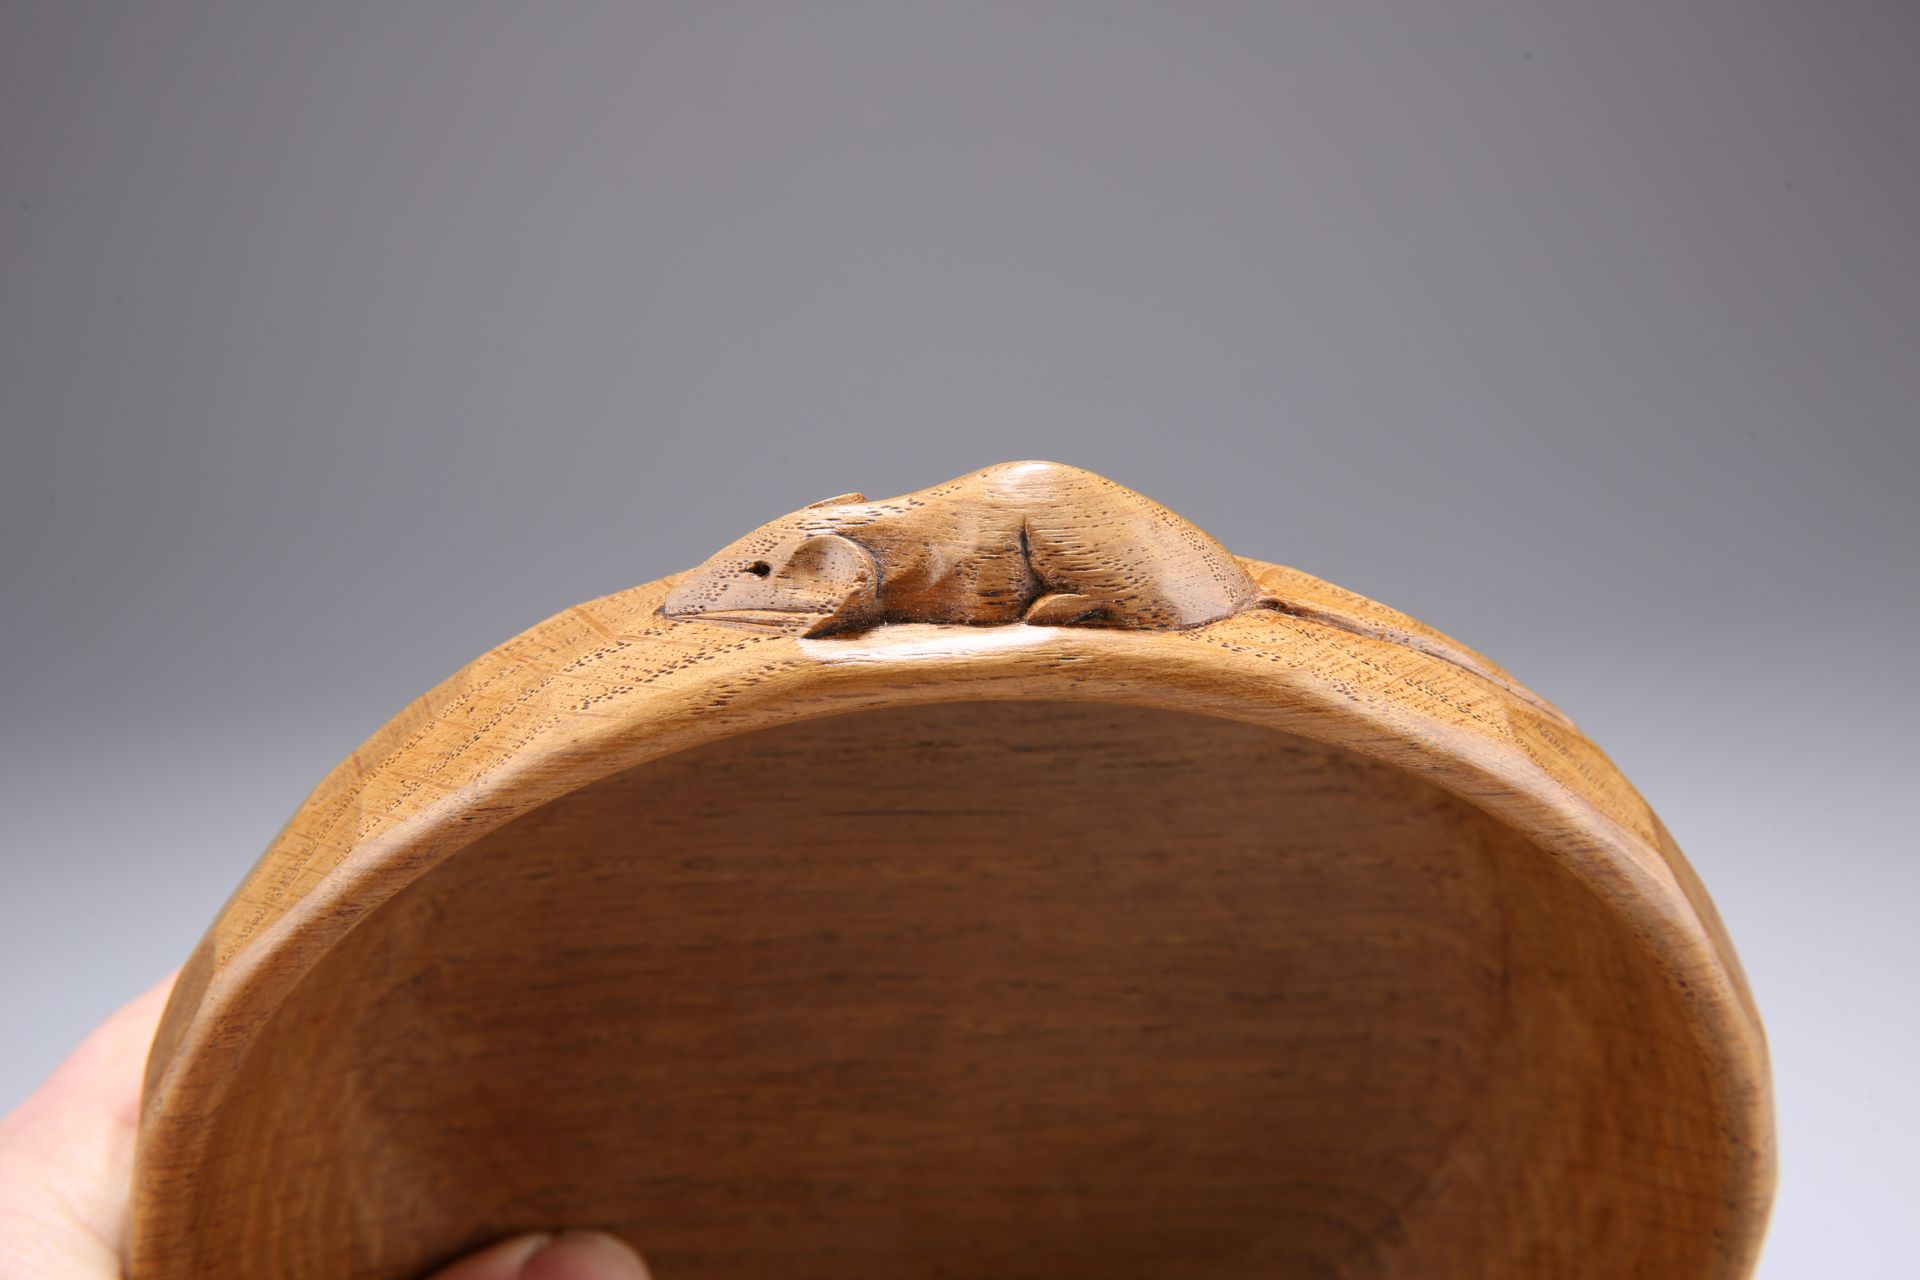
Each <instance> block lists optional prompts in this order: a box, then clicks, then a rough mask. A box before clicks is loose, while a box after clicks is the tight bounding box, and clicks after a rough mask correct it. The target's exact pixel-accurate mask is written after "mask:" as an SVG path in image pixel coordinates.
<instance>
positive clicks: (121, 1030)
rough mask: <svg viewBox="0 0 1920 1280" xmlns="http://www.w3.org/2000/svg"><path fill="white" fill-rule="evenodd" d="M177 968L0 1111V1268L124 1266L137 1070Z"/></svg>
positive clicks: (31, 1271) (41, 1273)
mask: <svg viewBox="0 0 1920 1280" xmlns="http://www.w3.org/2000/svg"><path fill="white" fill-rule="evenodd" d="M172 987H173V977H172V976H169V977H167V978H166V979H165V980H163V981H161V982H160V983H158V984H156V985H155V986H154V987H153V988H151V989H150V990H148V991H147V992H146V993H145V994H144V995H142V996H140V997H139V998H137V999H135V1000H134V1001H132V1002H131V1003H129V1004H127V1005H126V1006H125V1007H123V1008H122V1009H121V1010H120V1011H119V1012H117V1013H115V1014H114V1015H113V1016H112V1017H110V1018H108V1019H107V1020H106V1021H105V1022H103V1023H101V1024H100V1026H98V1027H97V1028H95V1029H94V1031H93V1033H92V1034H91V1035H89V1036H88V1037H87V1038H86V1039H85V1040H83V1041H81V1043H80V1047H79V1048H77V1049H75V1050H74V1051H73V1052H72V1053H71V1054H69V1055H68V1057H67V1060H66V1061H65V1062H63V1063H61V1064H60V1066H59V1067H58V1068H56V1069H55V1070H54V1073H53V1074H52V1075H51V1076H49V1077H48V1078H47V1081H46V1083H45V1084H43V1085H41V1086H40V1088H39V1090H38V1091H36V1092H35V1093H34V1094H33V1096H32V1097H30V1098H28V1099H27V1100H26V1101H25V1102H23V1103H21V1104H20V1106H19V1108H18V1109H16V1110H15V1111H14V1112H13V1114H12V1115H9V1116H7V1117H6V1118H5V1119H3V1120H0V1275H4V1276H6V1277H8V1280H42V1278H43V1277H44V1278H45V1280H54V1278H55V1277H59V1278H60V1280H70V1278H71V1280H96V1277H98V1278H99V1280H112V1278H115V1277H118V1276H119V1274H120V1242H121V1237H122V1235H123V1234H124V1232H125V1229H126V1218H127V1199H128V1195H129V1192H130V1190H131V1184H132V1179H133V1138H134V1128H135V1126H136V1125H137V1124H138V1123H139V1118H140V1078H141V1075H142V1072H143V1069H144V1068H145V1066H146V1061H147V1050H148V1048H149V1047H150V1046H151V1045H152V1043H153V1033H154V1028H155V1027H156V1026H157V1025H158V1023H159V1021H160V1011H161V1010H162V1009H163V1008H165V1007H166V1001H167V993H168V992H169V991H170V990H171V989H172Z"/></svg>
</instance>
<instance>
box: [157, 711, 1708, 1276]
mask: <svg viewBox="0 0 1920 1280" xmlns="http://www.w3.org/2000/svg"><path fill="white" fill-rule="evenodd" d="M1688 1025H1689V1024H1688V1022H1687V1020H1686V1019H1685V1018H1684V1017H1683V1016H1682V1012H1681V1009H1680V1007H1679V1006H1678V1004H1677V1002H1676V1000H1675V997H1674V995H1673V993H1672V991H1671V988H1670V984H1669V983H1668V982H1667V981H1666V980H1664V979H1663V978H1662V977H1661V976H1660V975H1659V974H1658V973H1656V972H1655V971H1654V969H1653V966H1652V963H1651V961H1650V959H1649V958H1648V956H1647V955H1646V954H1645V953H1644V951H1643V950H1642V948H1641V947H1640V946H1639V945H1638V944H1637V943H1636V942H1635V941H1634V940H1633V939H1632V938H1631V937H1629V936H1628V935H1627V934H1626V932H1625V930H1624V928H1623V926H1622V925H1621V924H1620V923H1619V922H1618V921H1617V919H1616V918H1615V917H1613V916H1612V915H1611V914H1610V913H1609V912H1607V911H1605V910H1603V909H1602V907H1601V905H1600V904H1599V902H1598V900H1597V899H1596V898H1595V897H1594V896H1593V894H1592V893H1591V892H1590V891H1589V890H1588V889H1587V888H1586V887H1585V886H1583V885H1581V884H1579V883H1577V882H1576V881H1575V880H1574V879H1573V878H1572V877H1571V876H1570V875H1569V874H1567V873H1566V872H1564V871H1563V870H1562V869H1561V868H1560V867H1559V866H1558V865H1557V864H1556V863H1555V862H1554V861H1553V860H1552V859H1551V858H1550V857H1548V856H1547V855H1546V854H1544V853H1543V852H1542V851H1541V850H1540V849H1538V848H1537V847H1535V846H1534V845H1532V844H1530V843H1529V842H1528V841H1526V840H1525V839H1523V838H1521V837H1520V836H1518V835H1517V834H1515V833H1514V832H1512V831H1511V830H1510V829H1508V828H1506V827H1504V826H1502V825H1501V824H1499V823H1497V822H1496V821H1494V820H1493V819H1492V818H1490V817H1488V816H1487V815H1485V814H1483V813H1482V812H1481V811H1479V810H1477V809H1475V808H1473V807H1472V806H1470V805H1468V804H1466V803H1465V802H1463V801H1461V800H1459V799H1456V798H1454V797H1452V796H1450V795H1448V794H1446V793H1444V792H1442V791H1440V790H1438V789H1436V788H1435V787H1433V786H1432V785H1430V784H1428V783H1425V782H1422V781H1419V780H1417V779H1414V778H1412V777H1411V776H1409V775H1407V774H1405V773H1403V772H1401V771H1399V770H1397V769H1394V768H1392V767H1390V766H1387V765H1384V764H1380V763H1377V762H1373V761H1370V760H1367V759H1363V758H1361V757H1359V756H1356V755H1353V754H1350V753H1347V752H1345V751H1342V750H1338V749H1334V748H1329V747H1326V746H1323V745H1320V744H1316V743H1313V742H1310V741H1307V740H1304V739H1301V738H1297V737H1293V736H1289V735H1286V734H1282V733H1277V732H1274V731H1272V730H1269V729H1265V728H1260V727H1256V726H1253V725H1249V724H1242V723H1236V722H1231V721H1226V720H1221V719H1216V718H1210V717H1203V716H1198V715H1189V714H1183V713H1175V712H1168V711H1161V710H1149V709H1144V708H1137V707H1126V706H1117V705H1108V704H1093V703H1080V702H974V703H948V704H937V705H931V706H920V707H908V708H898V709H890V710H884V711H864V712H858V713H852V714H847V715H842V716H837V717H833V718H828V719H821V720H812V721H807V722H804V723H798V724H792V725H788V726H785V727H781V728H777V729H769V730H763V731H760V732H757V733H752V734H747V735H743V736H740V737H737V738H733V739H729V740H727V741H724V742H720V743H717V744H713V745H708V746H704V747H699V748H696V749H692V750H688V751H684V752H682V753H680V754H677V755H674V756H670V757H667V758H664V759H661V760H658V761H655V762H653V763H650V764H647V765H644V766H641V767H639V768H636V769H633V770H631V771H629V772H627V773H624V774H620V775H617V776H614V777H610V778H607V779H605V780H603V781H601V782H599V783H596V784H594V785H592V786H589V787H586V788H583V789H581V790H579V791H576V792H574V793H572V794H571V795H569V796H566V797H564V798H562V799H561V800H558V801H555V802H553V803H551V804H549V805H547V806H545V807H544V808H541V809H539V810H536V811H534V812H532V813H530V814H528V815H526V816H524V817H522V818H520V819H518V820H516V821H514V822H512V823H510V824H508V825H507V826H505V827H502V828H500V829H498V830H496V831H495V832H493V833H491V834H489V835H487V836H485V837H483V838H481V839H479V840H477V841H476V842H474V843H473V844H472V845H470V846H469V847H468V848H466V849H465V850H463V851H462V852H460V853H458V854H456V855H454V856H453V857H450V858H448V859H447V860H446V861H444V862H442V863H441V864H440V865H439V866H438V867H436V868H435V869H434V870H432V871H430V872H429V873H427V874H426V875H425V876H423V877H421V878H420V879H419V880H417V881H416V882H414V883H413V884H412V885H411V886H410V887H409V888H407V889H406V890H404V891H403V892H402V893H400V894H399V895H398V896H397V897H395V898H394V899H393V900H392V901H391V902H389V903H388V904H387V905H385V906H383V907H382V908H380V909H379V910H378V911H377V912H375V913H373V914H372V915H371V916H369V917H368V918H367V919H366V920H365V921H364V922H362V923H361V924H360V925H359V926H358V927H357V928H356V929H354V930H353V931H352V932H351V933H349V934H348V935H347V936H346V938H345V939H344V941H343V942H342V943H341V944H340V945H338V946H337V947H335V948H334V949H333V950H332V951H330V952H329V953H328V955H327V956H326V957H325V958H324V959H323V960H322V961H321V963H320V964H319V965H318V966H317V967H316V968H315V969H314V970H313V972H312V973H311V974H310V975H309V976H308V977H307V978H306V979H305V980H304V982H303V983H302V984H301V985H300V987H299V988H298V989H297V990H296V991H295V993H294V994H293V996H292V997H291V998H290V1000H289V1001H288V1003H287V1004H286V1005H285V1006H283V1007H282V1008H281V1010H280V1011H279V1012H278V1014H277V1015H276V1016H275V1018H274V1020H273V1021H272V1022H271V1024H270V1025H269V1026H268V1027H267V1028H266V1029H265V1031H264V1032H263V1033H262V1037H261V1039H260V1041H259V1042H258V1044H257V1046H256V1048H255V1049H254V1051H253V1052H252V1053H251V1054H250V1055H249V1056H248V1057H247V1058H246V1059H245V1061H244V1063H243V1064H242V1065H241V1067H240V1068H239V1075H238V1077H237V1078H236V1079H235V1081H234V1082H233V1086H232V1088H231V1090H230V1092H229V1093H228V1094H227V1096H226V1101H225V1103H224V1104H223V1106H222V1108H221V1109H220V1111H219V1113H218V1115H217V1117H216V1119H215V1120H214V1122H213V1123H214V1125H215V1130H216V1131H215V1132H214V1133H213V1134H212V1140H211V1146H210V1151H211V1153H212V1154H211V1157H210V1159H209V1160H208V1161H207V1164H206V1166H205V1168H204V1169H203V1170H202V1173H201V1176H202V1178H203V1179H204V1180H205V1184H204V1185H203V1186H202V1187H201V1188H200V1189H199V1194H200V1195H201V1196H202V1197H204V1202H205V1203H208V1204H217V1205H220V1206H223V1212H222V1215H221V1216H222V1219H223V1226H222V1228H221V1231H220V1232H218V1233H215V1232H206V1233H202V1234H204V1235H205V1237H206V1240H205V1244H204V1247H205V1248H206V1249H207V1251H208V1262H209V1266H208V1271H209V1273H211V1271H212V1264H213V1262H214V1260H215V1259H217V1257H219V1256H221V1255H227V1254H229V1253H233V1252H237V1253H238V1254H240V1255H242V1256H245V1257H246V1258H248V1259H249V1260H250V1262H251V1263H252V1267H253V1271H254V1272H255V1273H258V1274H274V1275H282V1276H287V1277H296V1278H297V1277H327V1278H328V1280H337V1278H338V1277H342V1276H365V1277H383V1278H384V1277H410V1276H416V1275H420V1274H422V1273H423V1272H424V1271H425V1270H426V1269H427V1268H429V1267H430V1266H432V1265H434V1264H436V1263H438V1262H441V1261H444V1260H445V1259H447V1258H450V1257H452V1256H454V1255H457V1254H458V1253H460V1252H462V1251H464V1250H466V1249H468V1248H470V1247H473V1246H475V1245H477V1244H480V1243H483V1242H485V1241H487V1240H489V1239H492V1238H494V1237H496V1236H498V1235H502V1234H505V1233H508V1232H511V1231H515V1230H520V1229H528V1228H545V1229H552V1228H555V1227H560V1226H568V1225H580V1226H602V1227H608V1228H611V1229H614V1230H616V1231H619V1232H621V1233H623V1234H625V1235H626V1236H627V1237H629V1238H630V1239H632V1240H633V1241H634V1242H635V1243H636V1244H637V1245H638V1246H639V1247H640V1248H641V1249H642V1250H643V1251H644V1252H645V1253H646V1254H647V1255H648V1257H649V1260H650V1261H651V1262H652V1263H653V1265H654V1268H655V1274H656V1275H657V1276H659V1277H661V1280H719V1278H722V1277H725V1278H733V1277H770V1276H781V1277H788V1278H791V1280H802V1278H806V1277H818V1278H820V1280H828V1278H829V1277H831V1278H832V1280H845V1278H846V1277H849V1276H908V1275H925V1276H933V1275H954V1276H976V1275H979V1276H985V1275H992V1276H998V1277H1008V1276H1034V1277H1041V1276H1045V1277H1052V1278H1054V1280H1058V1278H1059V1277H1069V1276H1088V1277H1094V1276H1098V1277H1102V1278H1103V1280H1111V1278H1112V1277H1115V1276H1155V1277H1164V1276H1168V1275H1178V1276H1182V1277H1216V1276H1217V1277H1234V1278H1235V1280H1243V1278H1244V1277H1248V1276H1255V1275H1260V1276H1265V1275H1302V1276H1322V1275H1327V1276H1331V1275H1387V1274H1408V1275H1415V1274H1418V1275H1429V1274H1474V1273H1493V1272H1501V1271H1503V1270H1513V1271H1521V1272H1526V1273H1532V1274H1558V1273H1562V1272H1564V1271H1571V1270H1580V1271H1582V1272H1585V1271H1592V1272H1595V1273H1599V1274H1632V1273H1636V1272H1645V1271H1648V1270H1654V1269H1659V1270H1668V1269H1672V1270H1677V1271H1687V1272H1692V1271H1709V1270H1711V1264H1710V1260H1709V1259H1710V1254H1711V1250H1712V1247H1713V1240H1712V1227H1713V1223H1712V1221H1711V1220H1710V1218H1711V1209H1712V1205H1713V1197H1712V1195H1711V1194H1710V1193H1711V1191H1712V1189H1711V1188H1708V1189H1706V1190H1707V1191H1708V1192H1709V1194H1705V1195H1703V1194H1700V1191H1701V1189H1700V1188H1697V1187H1680V1186H1676V1185H1675V1184H1676V1181H1678V1180H1682V1179H1685V1178H1687V1177H1690V1176H1694V1175H1691V1174H1688V1173H1686V1172H1684V1171H1685V1170H1688V1169H1693V1168H1698V1167H1700V1166H1699V1164H1698V1162H1697V1161H1696V1162H1693V1163H1689V1162H1688V1161H1686V1160H1681V1159H1675V1158H1674V1157H1676V1156H1679V1155H1681V1154H1684V1153H1687V1152H1690V1151H1699V1150H1702V1149H1711V1148H1712V1146H1713V1144H1714V1143H1715V1142H1716V1140H1717V1139H1716V1136H1715V1130H1714V1123H1713V1114H1714V1113H1713V1107H1712V1099H1711V1098H1710V1097H1709V1095H1708V1085H1707V1081H1706V1077H1705V1073H1704V1071H1703V1070H1702V1068H1701V1066H1700V1063H1699V1056H1698V1053H1697V1050H1696V1047H1695V1046H1694V1044H1693V1043H1692V1041H1691V1039H1690V1032H1689V1030H1688ZM1702 1206H1705V1207H1702ZM229 1225H230V1226H231V1227H232V1228H233V1229H232V1230H229ZM235 1231H237V1232H238V1233H239V1234H240V1237H241V1238H240V1239H238V1240H236V1239H235V1238H234V1232H235ZM189 1247H200V1246H189Z"/></svg>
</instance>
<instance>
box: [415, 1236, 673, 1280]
mask: <svg viewBox="0 0 1920 1280" xmlns="http://www.w3.org/2000/svg"><path fill="white" fill-rule="evenodd" d="M651 1275H652V1273H651V1272H649V1271H648V1270H647V1264H646V1263H644V1262H642V1261H640V1255H639V1254H637V1253H635V1252H634V1251H633V1250H632V1249H631V1248H629V1247H628V1246H627V1244H626V1243H625V1242H624V1241H621V1240H618V1239H616V1238H615V1237H613V1236H610V1235H607V1234H605V1233H604V1232H599V1231H569V1232H567V1233H566V1234H565V1235H562V1236H558V1237H555V1236H546V1235H532V1236H515V1237H513V1238H512V1239H511V1240H502V1241H501V1242H500V1243H499V1244H496V1245H494V1246H492V1247H491V1248H488V1249H483V1250H481V1251H480V1252H479V1253H476V1254H474V1255H472V1256H471V1257H468V1258H463V1259H461V1260H460V1261H459V1262H456V1263H454V1264H453V1265H452V1266H450V1267H448V1268H447V1269H446V1270H445V1271H440V1272H436V1273H435V1274H434V1276H433V1277H432V1280H650V1278H651Z"/></svg>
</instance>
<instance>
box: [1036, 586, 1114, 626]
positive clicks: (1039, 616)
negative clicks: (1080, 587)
mask: <svg viewBox="0 0 1920 1280" xmlns="http://www.w3.org/2000/svg"><path fill="white" fill-rule="evenodd" d="M1105 607H1106V606H1105V605H1103V604H1101V603H1100V602H1099V601H1098V600H1095V599H1094V598H1093V597H1092V596H1083V595H1078V594H1076V593H1074V592H1071V591H1055V592H1053V593H1052V594H1050V595H1044V596H1041V597H1040V598H1039V599H1038V600H1035V601H1034V602H1033V603H1032V604H1031V605H1029V606H1028V607H1027V615H1026V620H1027V621H1028V622H1029V623H1031V624H1032V625H1034V626H1036V627H1064V626H1067V625H1068V624H1070V623H1074V622H1081V621H1084V620H1085V619H1087V618H1090V617H1092V616H1093V615H1094V614H1097V613H1099V612H1101V611H1102V610H1103V609H1104V608H1105Z"/></svg>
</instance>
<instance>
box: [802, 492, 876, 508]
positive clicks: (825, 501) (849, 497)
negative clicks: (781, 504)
mask: <svg viewBox="0 0 1920 1280" xmlns="http://www.w3.org/2000/svg"><path fill="white" fill-rule="evenodd" d="M866 500H867V495H866V494H864V493H843V494H841V495H840V496H839V497H837V498H822V499H820V501H818V502H809V503H808V504H807V505H806V506H804V507H802V508H800V509H801V510H802V511H811V510H813V509H814V508H815V507H837V506H839V505H841V504H842V503H846V502H865V501H866Z"/></svg>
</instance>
